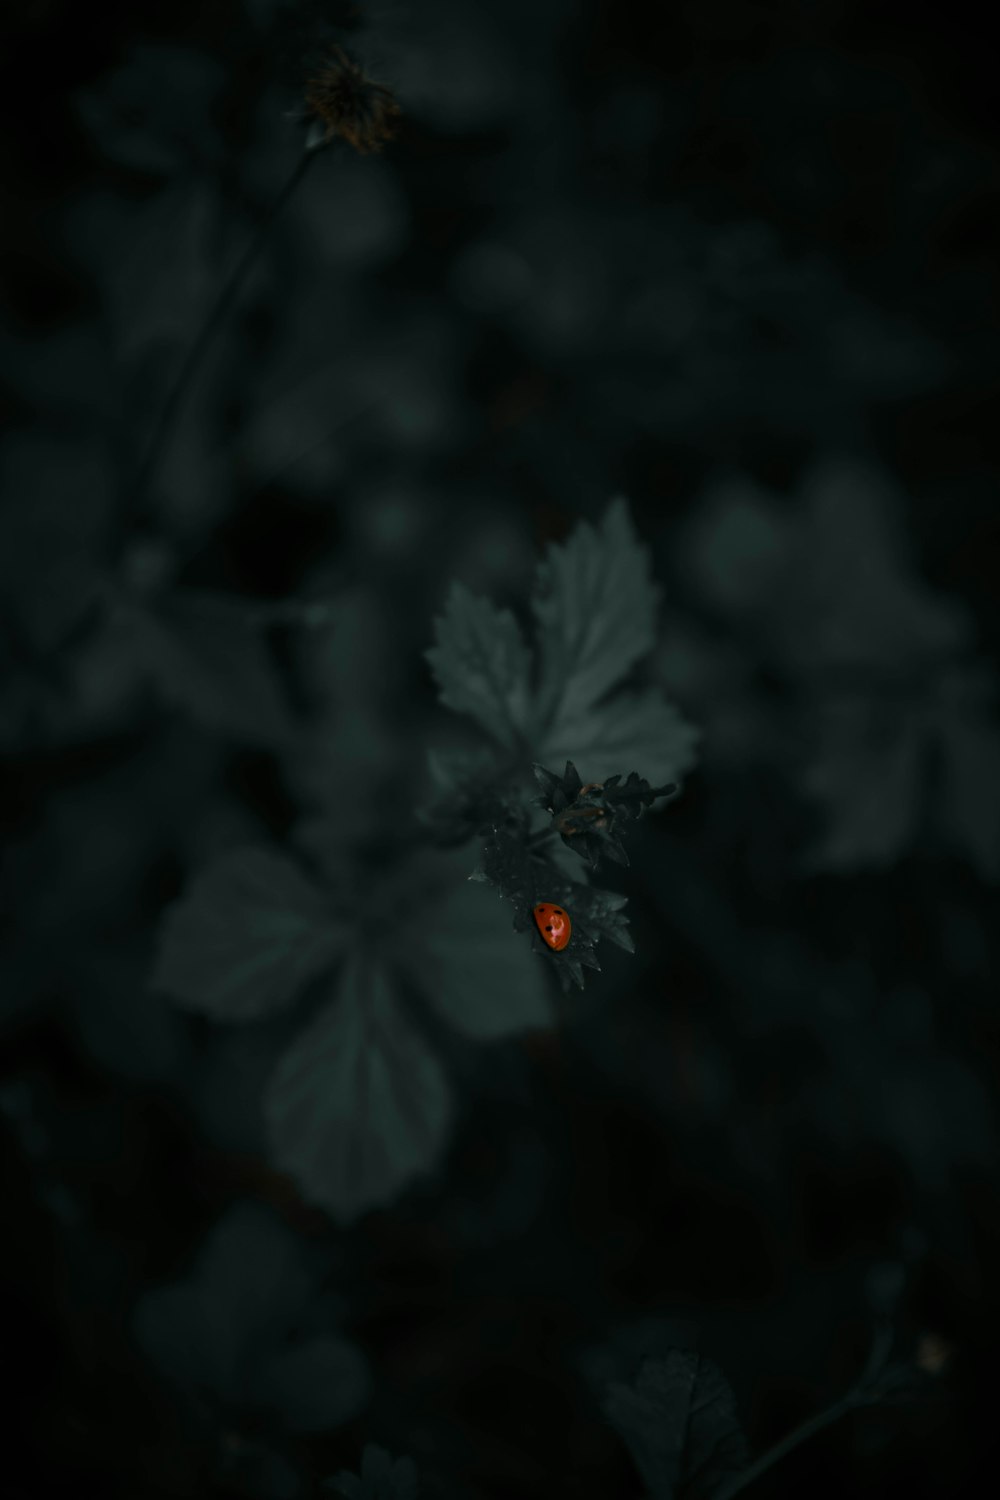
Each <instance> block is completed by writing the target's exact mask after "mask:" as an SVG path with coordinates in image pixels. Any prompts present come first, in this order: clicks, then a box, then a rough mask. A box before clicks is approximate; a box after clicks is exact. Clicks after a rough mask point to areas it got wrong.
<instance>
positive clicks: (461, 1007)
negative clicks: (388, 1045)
mask: <svg viewBox="0 0 1000 1500" xmlns="http://www.w3.org/2000/svg"><path fill="white" fill-rule="evenodd" d="M405 951H406V964H407V968H408V970H409V973H410V977H411V979H412V981H413V983H414V984H415V985H417V986H419V988H420V989H421V990H422V991H423V992H424V993H425V994H426V996H427V998H428V1000H429V1001H430V1002H431V1004H432V1005H433V1006H434V1007H435V1009H436V1010H438V1011H439V1012H440V1014H441V1015H442V1016H443V1017H444V1019H445V1020H446V1021H448V1022H449V1023H450V1024H451V1025H452V1026H454V1027H455V1028H456V1029H457V1030H459V1031H460V1032H462V1033H463V1035H465V1036H469V1037H474V1038H475V1039H476V1040H477V1041H488V1040H490V1039H492V1038H494V1037H500V1036H506V1035H508V1034H509V1033H510V1032H515V1031H523V1030H525V1029H527V1028H529V1027H534V1026H547V1025H549V1024H550V1023H551V1019H552V1017H551V1013H550V1009H549V1001H548V994H547V988H546V984H545V975H544V972H543V970H542V968H541V965H540V964H538V963H537V962H535V961H534V959H533V956H532V954H531V950H530V948H529V947H528V946H527V944H526V943H525V942H524V941H523V940H522V939H520V938H519V937H518V935H517V934H516V933H515V932H512V931H511V924H510V914H509V912H508V911H506V910H505V909H504V906H503V904H502V903H501V902H500V901H499V900H498V899H497V896H496V893H495V891H493V890H492V889H490V888H489V887H488V886H487V887H484V886H483V885H481V884H478V883H475V882H473V883H470V882H469V880H468V878H465V879H461V880H460V881H459V882H458V883H455V884H452V885H451V886H450V887H448V888H446V890H445V891H444V892H442V894H441V896H440V898H439V899H437V900H434V901H433V902H432V903H428V904H421V906H420V908H419V911H418V914H417V919H416V921H415V923H414V924H413V928H412V933H411V934H410V937H409V940H408V941H407V942H406V944H405Z"/></svg>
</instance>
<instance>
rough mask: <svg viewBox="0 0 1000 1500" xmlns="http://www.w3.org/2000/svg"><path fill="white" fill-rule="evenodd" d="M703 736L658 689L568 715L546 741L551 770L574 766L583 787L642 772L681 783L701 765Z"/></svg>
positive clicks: (544, 757)
mask: <svg viewBox="0 0 1000 1500" xmlns="http://www.w3.org/2000/svg"><path fill="white" fill-rule="evenodd" d="M699 738H700V736H699V732H698V730H697V729H695V727H694V726H693V725H692V724H689V723H688V722H687V720H686V719H684V718H683V717H682V715H681V714H680V713H679V712H678V711H677V709H676V708H674V707H673V706H672V705H671V704H670V703H668V702H667V700H666V699H665V698H664V697H663V695H662V693H660V692H658V691H657V690H656V689H652V688H651V689H649V690H648V691H646V692H641V693H621V694H619V695H618V696H617V697H615V698H613V699H611V700H610V702H608V703H606V704H603V705H602V706H601V707H600V708H593V709H592V708H581V709H579V710H578V711H576V712H575V713H569V712H566V713H564V714H563V715H562V716H561V717H560V718H559V719H558V720H557V722H556V723H555V724H554V725H553V726H552V728H551V729H550V730H549V731H548V733H547V734H546V736H545V739H544V743H543V744H542V746H541V748H540V754H539V759H540V760H542V761H544V762H545V764H546V765H559V764H560V763H561V762H562V761H565V760H573V761H574V762H575V764H576V765H577V766H578V768H579V772H580V776H581V778H582V779H583V781H585V782H588V781H603V780H605V778H606V777H608V776H611V775H613V774H614V773H615V772H616V771H620V770H621V768H622V766H639V767H640V768H641V770H642V774H643V775H644V776H646V777H648V778H649V780H650V781H652V782H654V783H663V782H667V781H676V780H678V779H679V778H680V777H681V776H682V775H683V773H684V772H685V771H688V770H690V768H691V767H692V766H693V765H694V762H695V759H696V750H697V745H698V740H699Z"/></svg>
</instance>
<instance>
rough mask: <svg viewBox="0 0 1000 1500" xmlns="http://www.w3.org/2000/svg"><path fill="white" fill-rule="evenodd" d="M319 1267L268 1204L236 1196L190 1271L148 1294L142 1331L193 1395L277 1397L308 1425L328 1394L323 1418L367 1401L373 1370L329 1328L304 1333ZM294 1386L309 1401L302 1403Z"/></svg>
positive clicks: (236, 1399)
mask: <svg viewBox="0 0 1000 1500" xmlns="http://www.w3.org/2000/svg"><path fill="white" fill-rule="evenodd" d="M322 1269H323V1268H322V1267H321V1266H320V1265H319V1263H318V1262H316V1261H314V1260H313V1259H312V1258H311V1257H310V1256H309V1254H308V1252H307V1250H306V1248H305V1247H304V1246H303V1244H302V1243H301V1241H300V1240H299V1239H298V1238H297V1237H296V1236H295V1235H294V1234H293V1233H292V1232H291V1231H290V1230H289V1229H288V1228H286V1226H285V1225H284V1224H283V1223H282V1222H281V1221H280V1219H278V1218H277V1216H276V1215H275V1214H273V1213H272V1212H271V1211H270V1210H268V1209H265V1208H263V1207H262V1206H261V1205H259V1204H256V1203H241V1204H238V1205H236V1206H235V1207H234V1208H232V1209H230V1211H229V1212H228V1213H227V1214H226V1215H225V1217H224V1218H223V1219H221V1220H220V1221H219V1222H218V1223H217V1224H216V1226H215V1227H214V1229H213V1230H212V1232H211V1234H210V1235H209V1238H208V1240H207V1242H206V1244H205V1246H204V1248H203V1250H202V1253H201V1255H200V1256H199V1258H198V1260H197V1262H196V1264H195V1266H194V1268H193V1270H192V1272H191V1274H190V1275H189V1276H187V1277H185V1278H184V1279H182V1280H180V1281H177V1282H174V1283H172V1284H170V1285H168V1286H163V1287H157V1288H156V1289H154V1290H153V1291H152V1292H149V1293H147V1295H146V1296H145V1297H143V1298H142V1300H141V1301H140V1302H139V1304H138V1306H137V1308H136V1311H135V1317H134V1327H135V1332H136V1336H137V1338H138V1340H139V1342H140V1344H141V1345H142V1347H143V1348H144V1349H145V1351H146V1353H147V1354H148V1355H149V1356H150V1358H151V1359H152V1360H153V1362H154V1363H155V1364H156V1365H158V1366H159V1368H160V1369H161V1370H162V1372H163V1374H164V1375H165V1376H166V1377H167V1378H168V1379H170V1380H172V1381H174V1382H175V1383H176V1384H177V1385H179V1386H181V1387H183V1388H185V1389H187V1390H188V1391H189V1392H190V1393H192V1394H193V1395H195V1396H201V1397H204V1396H205V1395H210V1396H214V1397H216V1398H218V1399H219V1400H221V1401H222V1402H223V1404H225V1405H228V1406H234V1407H243V1408H248V1409H250V1408H258V1407H261V1406H267V1407H271V1408H272V1409H274V1410H277V1411H278V1412H279V1413H280V1415H281V1416H282V1417H283V1418H284V1420H285V1423H286V1425H291V1426H293V1427H301V1426H302V1425H303V1421H302V1419H303V1417H304V1416H305V1417H306V1418H307V1423H308V1425H310V1426H311V1425H312V1423H313V1421H314V1420H315V1418H316V1416H317V1413H318V1409H319V1406H320V1404H322V1406H323V1417H324V1425H327V1424H329V1425H334V1424H335V1423H336V1422H337V1421H344V1420H346V1419H347V1417H348V1416H351V1415H354V1414H355V1413H356V1411H357V1410H358V1409H359V1408H360V1406H361V1405H362V1403H363V1402H364V1400H365V1399H366V1397H367V1394H368V1388H369V1377H368V1370H367V1365H366V1364H365V1361H364V1358H363V1356H362V1355H361V1353H360V1352H359V1351H358V1350H356V1349H355V1348H354V1347H353V1346H352V1345H348V1344H347V1343H346V1342H345V1341H344V1340H342V1339H340V1338H339V1337H336V1336H335V1335H334V1334H333V1333H332V1332H330V1333H329V1337H328V1338H320V1337H319V1336H318V1335H317V1334H316V1333H315V1332H314V1333H312V1335H311V1336H310V1337H309V1338H307V1339H305V1340H303V1341H301V1342H300V1341H299V1340H298V1338H297V1333H296V1330H297V1327H298V1325H299V1324H300V1323H301V1322H303V1321H313V1322H315V1320H316V1318H317V1317H320V1316H321V1315H322V1314H323V1309H322V1303H321V1302H320V1301H319V1297H318V1287H319V1279H320V1276H321V1274H322ZM327 1332H329V1331H327ZM327 1346H329V1347H327ZM318 1349H321V1352H317V1350H318ZM331 1350H332V1351H334V1352H335V1355H336V1358H335V1359H334V1357H333V1355H332V1354H331ZM309 1371H311V1372H312V1375H313V1376H314V1377H315V1379H316V1381H317V1384H318V1386H319V1387H320V1388H319V1389H317V1390H316V1391H315V1392H314V1393H311V1394H309V1393H304V1386H305V1377H306V1374H307V1373H308V1372H309ZM296 1382H297V1384H296ZM296 1391H297V1392H298V1394H299V1395H300V1396H303V1399H304V1400H305V1401H306V1405H305V1406H303V1407H302V1408H301V1409H300V1410H297V1411H296V1410H293V1396H294V1393H295V1392H296Z"/></svg>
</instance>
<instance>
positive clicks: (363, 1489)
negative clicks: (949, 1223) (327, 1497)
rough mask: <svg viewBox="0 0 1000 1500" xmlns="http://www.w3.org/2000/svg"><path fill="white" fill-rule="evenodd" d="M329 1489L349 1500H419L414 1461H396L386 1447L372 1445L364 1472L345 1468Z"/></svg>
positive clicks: (365, 1457) (363, 1459)
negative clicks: (356, 1472)
mask: <svg viewBox="0 0 1000 1500" xmlns="http://www.w3.org/2000/svg"><path fill="white" fill-rule="evenodd" d="M327 1487H328V1488H329V1489H331V1490H332V1491H333V1493H334V1494H335V1495H343V1496H344V1497H345V1500H417V1494H418V1491H419V1481H418V1478H417V1466H416V1464H415V1463H414V1462H413V1459H412V1458H397V1459H393V1458H392V1457H391V1455H390V1454H388V1453H387V1452H386V1451H385V1449H384V1448H379V1447H378V1446H377V1445H376V1444H375V1443H368V1444H367V1446H366V1447H365V1451H364V1453H363V1454H362V1455H361V1473H360V1474H351V1473H350V1472H349V1471H348V1470H347V1469H342V1470H341V1472H340V1473H339V1474H338V1475H337V1476H336V1478H335V1479H331V1480H329V1481H328V1486H327Z"/></svg>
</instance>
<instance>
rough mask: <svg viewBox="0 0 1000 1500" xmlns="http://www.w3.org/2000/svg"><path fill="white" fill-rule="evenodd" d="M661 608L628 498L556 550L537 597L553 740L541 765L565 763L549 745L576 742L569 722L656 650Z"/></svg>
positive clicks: (543, 690) (546, 713) (546, 717)
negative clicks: (567, 727)
mask: <svg viewBox="0 0 1000 1500" xmlns="http://www.w3.org/2000/svg"><path fill="white" fill-rule="evenodd" d="M658 602H659V591H658V590H657V589H656V587H655V586H654V584H653V582H652V577H651V564H650V556H649V552H648V550H647V549H646V548H645V547H643V546H641V545H640V543H639V541H638V539H637V537H636V535H635V531H634V529H633V526H632V522H631V519H630V517H629V513H628V507H627V506H626V504H625V501H624V500H622V499H618V500H615V501H614V502H613V503H612V504H611V505H610V506H609V507H608V510H607V511H606V513H605V516H604V519H603V521H602V522H601V524H600V526H599V527H598V528H595V527H593V526H591V525H589V524H588V523H587V522H585V521H584V522H581V523H580V524H579V525H578V526H577V527H576V528H575V529H574V531H573V533H572V535H571V536H570V537H569V539H568V540H567V541H566V542H565V543H563V545H562V546H552V547H550V548H549V551H548V554H547V556H546V557H545V558H543V560H542V561H541V562H540V563H539V566H538V571H537V574H536V581H535V592H534V598H533V608H534V613H535V619H536V622H537V630H538V641H539V646H540V651H541V662H542V670H541V682H540V686H539V714H540V722H541V724H542V726H543V730H544V732H545V733H546V734H547V736H548V738H547V739H546V749H547V753H546V754H544V755H542V756H541V759H554V760H560V759H563V758H564V756H563V755H562V752H560V753H558V754H556V753H554V752H553V751H552V750H551V749H550V748H548V747H549V745H550V744H551V743H554V742H558V743H559V744H565V743H566V742H567V740H568V738H570V737H569V736H567V734H566V733H565V730H564V726H565V724H567V723H573V722H579V720H580V719H581V717H582V716H584V715H585V713H586V711H587V710H588V709H590V708H591V707H592V706H593V705H594V704H596V703H597V702H598V701H599V700H600V699H601V698H603V697H604V696H605V694H606V693H607V692H608V691H609V690H610V689H611V688H612V687H614V686H615V685H616V683H619V682H621V681H622V679H623V678H624V677H625V676H626V674H627V673H628V672H629V670H630V669H631V668H632V667H633V666H634V665H635V663H636V662H637V661H638V660H639V658H640V657H641V656H644V655H645V654H646V653H647V652H648V651H649V650H650V649H651V648H652V646H653V642H654V640H655V636H656V611H657V606H658ZM567 754H572V747H571V749H570V751H568V752H567ZM579 758H580V759H581V760H582V759H583V756H582V754H581V755H580V756H579ZM625 758H626V759H629V757H625ZM634 759H635V760H636V761H638V760H639V757H634Z"/></svg>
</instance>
